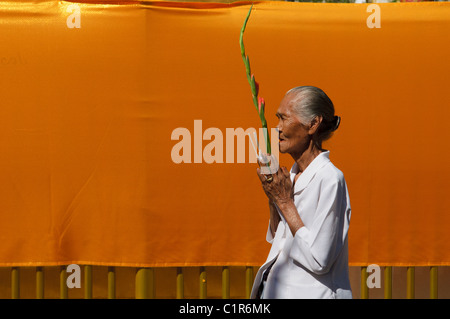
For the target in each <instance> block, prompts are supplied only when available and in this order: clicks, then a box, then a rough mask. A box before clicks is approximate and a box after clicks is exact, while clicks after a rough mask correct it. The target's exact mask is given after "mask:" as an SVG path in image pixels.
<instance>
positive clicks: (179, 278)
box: [177, 267, 184, 299]
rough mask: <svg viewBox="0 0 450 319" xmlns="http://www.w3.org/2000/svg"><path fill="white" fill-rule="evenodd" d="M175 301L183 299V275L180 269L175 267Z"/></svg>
mask: <svg viewBox="0 0 450 319" xmlns="http://www.w3.org/2000/svg"><path fill="white" fill-rule="evenodd" d="M177 299H184V274H183V268H181V267H177Z"/></svg>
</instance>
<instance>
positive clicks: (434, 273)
mask: <svg viewBox="0 0 450 319" xmlns="http://www.w3.org/2000/svg"><path fill="white" fill-rule="evenodd" d="M437 298H438V267H437V266H431V267H430V299H437Z"/></svg>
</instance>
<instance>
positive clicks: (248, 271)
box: [245, 266, 253, 299]
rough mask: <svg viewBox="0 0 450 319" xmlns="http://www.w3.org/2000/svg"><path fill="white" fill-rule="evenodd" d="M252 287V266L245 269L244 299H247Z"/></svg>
mask: <svg viewBox="0 0 450 319" xmlns="http://www.w3.org/2000/svg"><path fill="white" fill-rule="evenodd" d="M252 287H253V266H247V267H245V298H247V299H249V298H250V294H251V293H252Z"/></svg>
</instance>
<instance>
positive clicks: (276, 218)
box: [269, 199, 281, 237]
mask: <svg viewBox="0 0 450 319" xmlns="http://www.w3.org/2000/svg"><path fill="white" fill-rule="evenodd" d="M269 210H270V223H269V225H270V232H271V233H272V237H275V232H276V231H277V228H278V223H279V222H280V220H281V218H280V215H279V214H278V211H277V208H276V207H275V204H274V203H273V201H272V200H270V199H269Z"/></svg>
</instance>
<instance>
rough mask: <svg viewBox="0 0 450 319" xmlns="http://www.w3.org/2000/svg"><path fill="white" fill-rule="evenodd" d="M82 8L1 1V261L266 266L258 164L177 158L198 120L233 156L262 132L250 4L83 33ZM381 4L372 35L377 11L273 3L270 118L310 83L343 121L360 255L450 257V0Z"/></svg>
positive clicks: (108, 21) (88, 13) (89, 22)
mask: <svg viewBox="0 0 450 319" xmlns="http://www.w3.org/2000/svg"><path fill="white" fill-rule="evenodd" d="M70 4H71V3H70V2H61V1H40V2H36V1H33V2H31V1H30V2H26V1H24V2H9V3H8V2H7V3H6V4H5V3H3V4H2V5H1V6H0V38H1V42H0V147H1V152H0V176H1V178H0V240H1V244H0V265H1V266H11V265H22V266H24V265H30V266H32V265H56V264H68V263H80V264H81V263H91V264H97V265H116V266H189V265H191V266H194V265H259V264H261V263H262V262H263V261H264V259H265V257H266V255H267V252H268V250H269V245H268V244H267V243H266V242H265V233H266V229H267V223H268V211H267V208H266V204H267V200H266V197H265V195H264V193H263V191H262V189H261V187H260V183H259V181H258V179H257V176H256V173H255V169H256V164H255V163H249V161H248V160H247V161H246V163H236V161H235V163H222V164H219V163H212V164H207V163H204V162H203V163H181V164H176V163H174V162H173V160H172V158H171V152H172V148H173V147H174V146H175V145H176V144H177V143H178V141H177V140H172V139H171V134H172V132H173V131H174V130H175V129H177V128H180V127H182V128H186V129H188V130H189V132H190V133H191V137H192V150H191V151H192V161H194V153H195V150H194V147H196V146H194V140H196V141H197V142H198V139H199V138H200V139H201V135H199V134H196V133H198V132H194V120H201V121H202V122H201V123H202V131H201V132H204V131H205V130H207V129H208V128H217V129H218V130H219V131H220V132H222V133H223V145H224V147H223V158H224V161H225V157H226V154H225V153H226V148H225V144H226V129H227V128H239V127H241V128H244V129H246V128H250V127H258V124H259V120H258V117H257V114H256V112H255V109H254V107H253V105H252V102H251V95H250V89H249V86H248V84H247V81H246V78H245V71H244V66H243V63H242V60H241V57H240V51H239V44H238V43H239V42H238V39H239V32H240V28H241V26H242V23H243V20H244V18H245V16H246V13H247V11H248V9H249V3H234V4H231V5H228V4H211V3H208V4H200V3H196V4H191V3H165V2H152V3H147V4H144V3H140V2H138V1H134V2H126V1H119V2H114V1H109V2H104V3H101V2H99V4H95V3H93V1H90V3H80V4H79V8H80V26H81V28H68V26H67V19H68V17H69V15H70V14H71V12H73V11H69V12H68V11H67V8H68V6H69V5H70ZM379 7H380V9H381V12H380V18H381V28H372V29H371V28H368V26H367V24H366V19H367V18H368V16H369V15H370V14H371V13H370V12H367V11H366V9H367V5H365V4H362V5H349V4H341V5H339V4H322V3H318V4H307V3H286V2H262V3H255V5H254V10H253V12H252V15H251V17H250V21H249V24H248V26H247V31H246V33H245V37H244V41H245V44H246V49H247V53H248V54H249V56H250V62H251V65H252V69H253V71H254V73H255V75H256V78H257V80H259V82H260V85H261V88H260V95H261V96H263V97H264V98H265V99H266V117H267V120H268V124H269V126H270V127H274V126H275V125H276V117H275V115H274V114H275V112H276V109H277V106H278V103H279V102H280V100H281V98H282V97H283V95H284V93H285V92H286V91H287V90H288V89H290V88H292V87H294V86H298V85H315V86H318V87H321V88H322V89H324V90H325V91H326V92H327V93H328V94H329V96H330V97H331V99H332V100H333V101H334V103H335V107H336V110H337V113H338V114H339V115H340V116H341V117H342V123H341V127H340V128H339V130H338V131H337V132H336V134H335V136H334V137H333V138H332V139H331V140H330V142H329V143H327V145H326V147H328V148H329V149H330V150H331V159H332V161H333V162H334V163H335V165H336V166H337V167H339V168H340V169H341V170H342V171H343V172H344V174H345V176H346V179H347V182H348V187H349V192H350V197H351V203H352V221H351V227H350V240H349V245H350V263H351V264H353V265H364V264H370V263H378V264H380V265H383V264H391V265H406V264H407V265H429V264H433V265H450V249H449V248H450V244H449V243H450V232H449V231H448V229H449V226H448V225H449V224H450V217H449V216H450V215H449V209H448V207H449V206H450V199H449V197H450V196H448V193H449V191H450V187H449V182H448V181H449V178H450V169H449V165H448V163H449V160H448V157H449V149H448V147H447V146H448V141H449V138H450V134H449V131H448V128H447V119H448V118H450V97H449V95H448V87H449V84H450V82H449V74H450V60H449V59H448V56H449V55H450V47H449V44H448V43H449V42H448V35H449V34H450V19H448V17H450V4H449V3H420V4H417V3H413V4H380V5H379ZM215 132H217V130H216V131H215ZM200 134H201V133H200ZM215 141H217V140H215ZM208 143H210V141H207V140H206V139H205V141H203V142H202V146H203V147H205V146H207V145H208ZM197 145H199V144H197ZM247 150H248V148H247ZM216 151H217V149H216ZM236 151H237V150H236ZM247 155H248V153H247ZM281 163H282V165H285V166H288V167H290V166H291V165H292V161H291V159H290V158H289V156H287V155H281Z"/></svg>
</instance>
